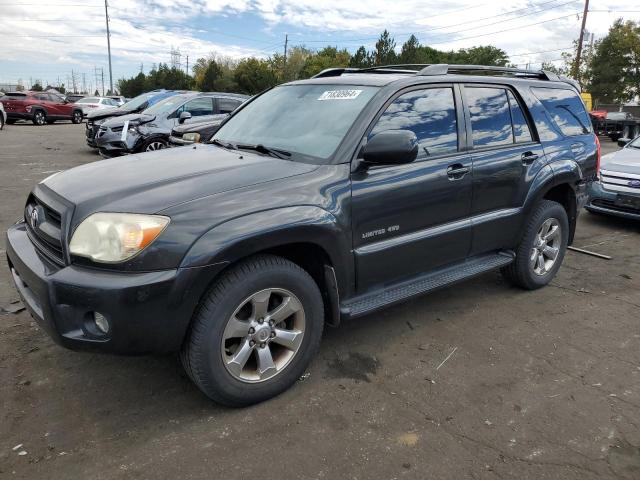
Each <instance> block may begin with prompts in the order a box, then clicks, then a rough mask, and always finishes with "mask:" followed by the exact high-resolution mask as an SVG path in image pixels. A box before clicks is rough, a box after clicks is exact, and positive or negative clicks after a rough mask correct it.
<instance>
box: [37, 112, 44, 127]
mask: <svg viewBox="0 0 640 480" xmlns="http://www.w3.org/2000/svg"><path fill="white" fill-rule="evenodd" d="M35 118H36V123H37V124H38V125H44V122H45V121H46V119H45V116H44V113H42V112H36V115H35Z"/></svg>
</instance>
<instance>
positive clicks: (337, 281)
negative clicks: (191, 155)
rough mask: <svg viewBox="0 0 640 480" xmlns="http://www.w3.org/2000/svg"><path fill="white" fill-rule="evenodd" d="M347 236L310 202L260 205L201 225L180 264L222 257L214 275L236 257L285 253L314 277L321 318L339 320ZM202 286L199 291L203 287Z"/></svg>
mask: <svg viewBox="0 0 640 480" xmlns="http://www.w3.org/2000/svg"><path fill="white" fill-rule="evenodd" d="M350 244H351V236H350V235H345V233H344V230H343V229H341V228H340V226H339V224H338V222H337V220H336V218H335V217H334V216H333V215H332V214H331V213H330V212H328V211H326V210H324V209H322V208H320V207H315V206H306V205H305V206H297V207H286V208H278V209H273V210H266V211H262V212H257V213H253V214H249V215H246V216H242V217H237V218H234V219H232V220H229V221H227V222H225V223H222V224H220V225H217V226H216V227H214V228H212V229H210V230H209V231H207V232H206V233H205V234H204V235H202V236H201V237H200V238H199V239H198V240H197V241H196V242H195V243H194V244H193V245H192V246H191V248H190V249H189V251H188V252H187V254H186V255H185V257H184V258H183V261H182V263H181V265H180V267H181V268H191V267H198V266H205V265H214V264H221V263H223V264H224V265H225V266H224V268H222V269H220V270H218V271H217V272H216V273H215V275H213V276H212V278H210V279H207V280H206V284H207V285H208V286H207V288H206V289H205V290H204V292H206V290H208V288H209V286H210V285H212V284H213V283H214V282H215V281H216V279H217V278H219V277H220V275H222V274H224V272H225V271H226V270H227V269H229V268H231V267H232V266H234V265H236V264H237V263H238V262H241V261H243V260H246V259H247V258H249V257H252V256H255V255H259V254H272V255H277V256H280V257H282V258H286V259H288V260H290V261H292V262H293V263H296V264H297V265H299V266H300V267H302V268H303V269H304V270H305V271H307V273H309V275H311V277H312V278H313V279H314V281H315V282H316V284H317V285H318V287H319V288H320V291H321V293H322V297H323V300H324V302H325V312H326V319H327V323H329V324H331V325H337V324H338V323H339V319H340V316H339V298H340V296H341V295H344V294H345V292H347V291H349V289H350V283H349V279H350V278H353V259H352V258H350V251H351V250H350ZM204 292H203V293H204Z"/></svg>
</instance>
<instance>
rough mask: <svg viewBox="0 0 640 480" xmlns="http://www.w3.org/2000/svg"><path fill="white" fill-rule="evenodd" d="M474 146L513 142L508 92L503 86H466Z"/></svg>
mask: <svg viewBox="0 0 640 480" xmlns="http://www.w3.org/2000/svg"><path fill="white" fill-rule="evenodd" d="M465 98H466V99H467V104H468V105H469V113H470V114H471V130H472V135H473V146H474V147H489V146H495V145H508V144H510V143H513V132H512V130H511V114H510V113H509V102H508V100H507V92H506V90H504V89H502V88H475V87H466V88H465Z"/></svg>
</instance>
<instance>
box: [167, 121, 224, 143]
mask: <svg viewBox="0 0 640 480" xmlns="http://www.w3.org/2000/svg"><path fill="white" fill-rule="evenodd" d="M227 117H228V115H227V114H225V115H219V116H215V118H213V119H212V120H208V121H205V122H197V123H185V124H182V125H177V126H175V127H173V130H171V135H170V136H169V143H170V144H171V146H172V147H181V146H184V145H191V144H193V143H207V142H208V141H209V140H211V137H213V134H214V133H216V132H217V131H218V129H219V128H220V125H222V122H224V120H225V118H227Z"/></svg>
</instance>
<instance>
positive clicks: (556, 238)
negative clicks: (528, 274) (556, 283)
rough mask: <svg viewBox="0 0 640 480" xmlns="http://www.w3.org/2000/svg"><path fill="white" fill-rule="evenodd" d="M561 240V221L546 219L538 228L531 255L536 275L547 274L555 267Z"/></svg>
mask: <svg viewBox="0 0 640 480" xmlns="http://www.w3.org/2000/svg"><path fill="white" fill-rule="evenodd" d="M561 242H562V235H561V229H560V222H559V221H558V220H556V219H555V218H548V219H546V220H545V221H544V222H543V223H542V225H541V226H540V228H539V229H538V233H537V234H536V236H535V239H534V241H533V248H532V249H531V256H530V257H529V265H530V267H531V269H532V270H533V272H534V273H535V274H536V275H540V276H542V275H546V274H547V273H548V272H549V271H550V270H551V269H552V268H553V266H554V265H555V263H556V260H557V259H558V254H559V253H560V244H561Z"/></svg>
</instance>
